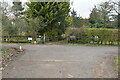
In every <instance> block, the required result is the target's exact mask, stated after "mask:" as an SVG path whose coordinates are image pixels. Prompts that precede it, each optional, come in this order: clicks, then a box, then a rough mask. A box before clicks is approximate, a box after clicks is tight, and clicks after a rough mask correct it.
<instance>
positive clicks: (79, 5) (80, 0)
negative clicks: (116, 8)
mask: <svg viewBox="0 0 120 80" xmlns="http://www.w3.org/2000/svg"><path fill="white" fill-rule="evenodd" d="M105 1H109V0H71V2H73V5H71V7H72V8H74V9H75V11H77V14H78V15H80V16H82V17H83V18H88V17H89V14H90V12H91V10H92V9H93V7H94V6H95V5H97V4H100V3H101V2H105ZM112 1H116V0H112Z"/></svg>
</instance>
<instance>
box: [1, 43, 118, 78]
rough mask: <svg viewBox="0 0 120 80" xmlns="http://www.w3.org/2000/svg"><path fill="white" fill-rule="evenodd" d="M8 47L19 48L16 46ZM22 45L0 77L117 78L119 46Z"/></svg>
mask: <svg viewBox="0 0 120 80" xmlns="http://www.w3.org/2000/svg"><path fill="white" fill-rule="evenodd" d="M4 45H5V44H4ZM7 46H12V47H19V45H7ZM22 47H23V48H24V49H25V53H24V54H23V55H22V56H21V57H20V58H19V59H17V60H15V61H13V62H11V64H10V65H9V66H8V67H6V69H5V70H4V71H3V78H116V77H117V72H116V71H115V66H114V63H113V61H114V57H115V56H117V55H118V47H106V46H104V47H103V46H99V47H95V46H94V47H93V46H66V45H22ZM21 54H22V53H21Z"/></svg>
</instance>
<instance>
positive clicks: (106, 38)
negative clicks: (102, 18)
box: [66, 27, 118, 44]
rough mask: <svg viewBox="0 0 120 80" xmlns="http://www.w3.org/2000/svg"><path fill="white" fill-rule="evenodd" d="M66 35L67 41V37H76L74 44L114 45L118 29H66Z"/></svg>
mask: <svg viewBox="0 0 120 80" xmlns="http://www.w3.org/2000/svg"><path fill="white" fill-rule="evenodd" d="M66 35H67V38H68V40H69V38H70V37H69V36H71V35H74V36H76V42H78V43H91V42H93V43H99V44H116V43H117V42H118V29H107V28H84V27H82V28H68V29H67V30H66ZM96 37H98V38H96Z"/></svg>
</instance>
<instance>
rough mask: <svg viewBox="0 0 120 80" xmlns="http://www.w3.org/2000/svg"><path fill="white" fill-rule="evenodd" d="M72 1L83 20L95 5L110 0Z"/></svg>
mask: <svg viewBox="0 0 120 80" xmlns="http://www.w3.org/2000/svg"><path fill="white" fill-rule="evenodd" d="M4 1H11V0H4ZM17 1H19V0H17ZM20 1H22V2H26V1H28V0H20ZM70 1H71V2H73V5H71V8H72V9H73V8H74V9H75V11H77V14H78V15H80V16H81V17H83V18H88V17H89V14H90V12H91V10H92V9H93V7H94V6H95V5H97V4H99V3H101V2H105V1H108V0H70ZM112 1H117V0H112Z"/></svg>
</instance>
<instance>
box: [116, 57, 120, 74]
mask: <svg viewBox="0 0 120 80" xmlns="http://www.w3.org/2000/svg"><path fill="white" fill-rule="evenodd" d="M115 64H116V69H117V71H118V73H120V56H117V57H116V59H115Z"/></svg>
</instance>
